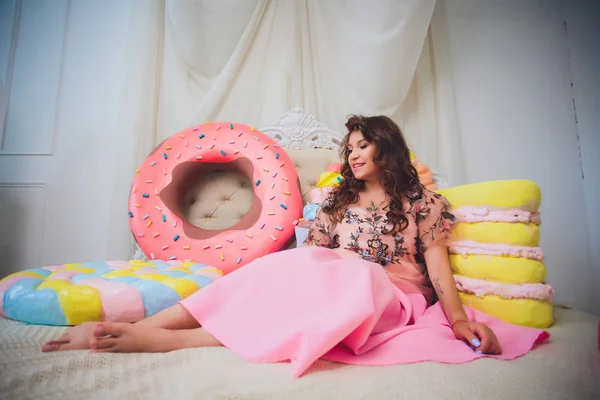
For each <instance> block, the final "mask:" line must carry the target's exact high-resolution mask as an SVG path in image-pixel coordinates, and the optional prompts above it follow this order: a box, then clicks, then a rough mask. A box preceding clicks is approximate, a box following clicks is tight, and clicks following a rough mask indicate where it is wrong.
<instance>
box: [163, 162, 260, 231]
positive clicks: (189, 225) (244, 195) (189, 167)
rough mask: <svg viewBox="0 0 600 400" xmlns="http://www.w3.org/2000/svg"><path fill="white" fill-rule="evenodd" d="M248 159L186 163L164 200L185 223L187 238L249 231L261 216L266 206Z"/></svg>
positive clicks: (179, 166)
mask: <svg viewBox="0 0 600 400" xmlns="http://www.w3.org/2000/svg"><path fill="white" fill-rule="evenodd" d="M252 175H253V166H252V164H251V162H250V160H248V159H247V158H240V159H237V160H235V161H233V162H230V163H203V162H184V163H181V164H179V165H178V166H177V167H175V169H174V170H173V180H172V182H171V183H170V184H169V185H167V187H165V188H164V189H163V190H162V191H161V193H160V197H161V199H162V200H163V202H164V203H165V205H166V206H167V207H168V208H169V209H170V210H171V211H172V212H173V213H174V214H175V215H177V216H178V217H179V218H181V219H182V220H183V230H184V232H185V234H186V236H188V237H190V238H194V239H207V238H209V237H211V236H214V235H216V234H217V233H219V232H222V231H227V230H245V229H248V228H250V227H252V226H253V225H254V224H255V223H256V222H257V220H258V217H259V216H260V211H261V208H262V202H261V201H260V199H259V198H258V197H257V196H256V195H255V193H254V187H253V185H252V183H251V181H250V178H251V177H252Z"/></svg>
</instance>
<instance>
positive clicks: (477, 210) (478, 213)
mask: <svg viewBox="0 0 600 400" xmlns="http://www.w3.org/2000/svg"><path fill="white" fill-rule="evenodd" d="M452 214H453V215H454V216H455V217H456V219H457V221H459V222H526V223H528V222H531V223H534V224H537V225H540V224H541V223H542V220H541V218H540V213H539V212H538V211H536V212H533V213H532V212H530V211H525V210H521V209H518V208H506V209H491V208H488V207H472V206H464V207H458V208H456V209H453V210H452Z"/></svg>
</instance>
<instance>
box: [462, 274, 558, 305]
mask: <svg viewBox="0 0 600 400" xmlns="http://www.w3.org/2000/svg"><path fill="white" fill-rule="evenodd" d="M454 280H455V281H456V288H457V289H458V291H460V292H463V293H471V294H474V295H476V296H477V297H484V296H499V297H502V298H503V299H531V300H541V301H547V302H550V303H551V302H552V299H553V298H554V289H553V288H552V287H551V286H550V285H546V284H543V283H525V284H521V285H515V284H510V283H500V282H492V281H484V280H481V279H472V278H466V277H464V276H461V275H454Z"/></svg>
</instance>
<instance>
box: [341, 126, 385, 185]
mask: <svg viewBox="0 0 600 400" xmlns="http://www.w3.org/2000/svg"><path fill="white" fill-rule="evenodd" d="M376 150H377V149H376V148H375V146H374V145H373V144H372V143H369V142H367V141H366V139H365V138H364V136H363V134H362V132H361V131H354V132H352V133H351V134H350V138H349V140H348V148H347V151H348V164H349V165H350V168H351V169H352V173H353V174H354V177H355V178H356V179H358V180H364V181H373V180H378V179H379V175H380V171H379V167H378V166H377V165H375V163H374V162H373V158H374V157H375V154H376Z"/></svg>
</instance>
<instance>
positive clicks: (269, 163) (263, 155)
mask: <svg viewBox="0 0 600 400" xmlns="http://www.w3.org/2000/svg"><path fill="white" fill-rule="evenodd" d="M205 123H206V124H210V123H211V122H210V121H206V122H205ZM215 125H216V126H214V127H213V128H212V129H211V130H208V129H207V131H205V133H200V132H198V133H196V135H198V136H197V137H198V139H200V140H202V139H205V138H206V136H207V135H212V137H213V140H215V142H214V143H210V144H209V147H210V149H211V150H212V149H214V148H215V147H216V145H217V144H219V143H228V144H229V145H236V140H233V139H231V136H233V137H241V136H243V135H244V133H247V132H248V131H247V130H246V131H245V132H244V130H242V131H238V129H239V128H240V127H239V126H238V128H237V129H236V128H235V126H234V124H233V123H229V124H215ZM227 125H229V131H233V130H234V129H235V130H236V131H237V132H231V133H229V131H228V130H226V129H227V128H226V127H227ZM221 128H224V129H225V131H223V130H221ZM209 129H210V128H209ZM246 129H247V128H246ZM191 130H192V131H199V130H200V126H196V127H193V128H192V129H191ZM220 130H221V133H220V134H219V143H217V135H216V134H215V133H216V131H220ZM250 131H251V132H254V131H255V129H254V128H252V127H250ZM188 133H189V131H188ZM227 135H231V136H230V137H229V138H227ZM177 136H178V137H179V138H181V139H186V135H184V134H179V135H177ZM250 136H251V137H252V139H254V140H255V141H256V142H261V141H262V142H263V143H258V144H256V145H254V144H253V145H251V146H250V148H251V149H252V150H251V151H256V152H258V154H256V155H255V157H254V158H255V159H256V160H257V161H256V165H255V168H256V169H255V171H257V170H262V171H264V173H266V174H268V175H265V174H263V172H262V171H261V174H262V175H259V177H260V179H255V182H254V185H255V186H256V187H258V186H259V185H260V184H261V183H263V184H264V182H262V181H263V180H266V181H270V182H266V183H267V184H268V185H269V186H270V188H271V189H274V190H273V191H271V193H270V194H269V199H270V200H275V199H276V198H278V197H279V199H280V201H281V197H282V195H281V194H283V195H284V196H291V191H289V190H288V189H289V187H288V186H287V185H285V184H284V185H281V184H279V187H278V188H277V189H276V182H275V181H274V180H273V179H271V178H276V177H277V176H278V172H277V171H273V169H276V168H277V167H276V165H278V166H279V168H283V167H284V166H285V162H281V160H280V159H281V154H280V152H276V153H274V154H273V153H271V152H266V150H267V149H269V148H280V147H281V146H280V145H278V144H276V143H272V142H271V141H269V140H265V141H266V142H267V143H266V144H265V141H263V140H262V139H261V138H260V137H259V135H258V132H257V133H256V134H254V135H250ZM188 138H189V137H188ZM221 140H222V141H221ZM183 142H184V143H185V146H186V147H187V146H188V141H187V140H183ZM167 143H169V142H167ZM171 143H179V150H181V151H178V149H177V146H174V145H167V146H164V147H163V153H162V159H164V160H167V161H166V163H165V162H163V161H162V160H161V161H160V163H162V164H161V165H160V166H159V167H158V168H160V169H159V170H158V171H156V173H154V174H153V175H152V176H151V177H153V179H144V180H143V182H145V184H146V186H143V184H141V183H140V182H141V181H140V180H137V181H136V183H137V184H138V185H140V186H139V189H140V190H139V191H140V192H144V191H145V192H146V193H140V194H141V197H142V198H144V199H149V198H150V193H152V191H154V194H155V195H156V197H155V198H153V200H154V204H152V201H150V204H144V203H143V204H144V206H143V207H142V205H140V204H138V203H134V204H133V206H135V207H136V208H140V207H141V208H142V209H143V208H145V207H148V206H149V207H152V206H154V207H155V208H156V210H158V211H159V213H157V214H152V210H150V211H148V210H144V211H147V212H148V213H146V214H143V215H142V213H141V212H140V213H139V214H137V213H136V214H134V213H133V212H132V211H128V216H129V218H130V219H133V220H134V221H135V220H136V219H137V220H139V219H140V218H141V220H145V221H146V229H147V228H150V227H151V226H152V224H153V219H157V218H161V220H162V222H164V223H166V222H167V214H168V212H166V213H162V208H161V207H160V206H159V205H155V204H156V202H159V204H160V200H158V196H159V190H160V189H161V187H160V186H158V185H161V184H163V179H162V178H158V177H157V175H158V174H160V172H159V171H162V173H163V174H164V175H165V176H167V175H169V176H171V175H170V174H171V172H172V171H171V168H172V164H173V161H171V160H170V158H171V159H173V158H177V159H181V157H182V156H183V157H184V159H185V158H186V157H190V158H192V159H194V158H195V159H196V160H202V159H203V156H202V155H200V154H202V153H200V154H198V155H193V154H190V153H189V152H190V151H191V150H187V149H186V150H185V151H184V150H183V147H182V144H181V142H179V141H177V142H171ZM192 144H193V146H194V147H193V148H195V149H197V150H199V151H202V147H201V146H200V145H199V144H195V143H192ZM240 144H242V141H241V140H240V141H239V142H238V144H237V145H236V146H237V147H238V149H235V148H228V147H226V146H224V147H223V148H221V149H219V148H217V149H216V150H215V151H218V152H219V153H220V154H221V155H222V156H227V153H229V152H233V154H234V155H237V154H239V153H240V150H242V155H243V149H240ZM242 146H243V148H248V141H243V144H242ZM253 146H254V147H253ZM190 147H191V146H190ZM170 150H173V151H174V153H171V156H172V157H170V158H169V153H168V151H170ZM219 153H217V154H219ZM159 154H160V153H159ZM175 154H176V157H173V156H174V155H175ZM271 154H273V155H274V158H275V160H280V162H279V163H275V162H274V161H273V158H271V156H270V155H271ZM211 156H212V157H214V153H212V154H211ZM159 158H160V156H159ZM248 158H250V157H248ZM188 159H189V158H188ZM265 160H266V161H265ZM149 161H150V163H149V165H150V166H156V165H157V164H158V163H159V161H158V160H156V159H155V160H149ZM284 161H285V160H284ZM177 162H178V161H177ZM265 162H266V164H264V163H265ZM167 163H168V164H167ZM261 163H263V165H261ZM146 165H148V164H146ZM288 168H289V167H288ZM141 170H143V168H142V169H137V170H136V173H140V172H141ZM167 171H169V174H167ZM271 171H272V172H271ZM268 176H269V177H270V178H267V177H268ZM140 178H142V176H140ZM282 179H283V180H284V181H288V178H287V177H285V176H282ZM338 180H340V179H339V178H338ZM279 182H280V181H279ZM150 185H155V186H150ZM157 186H158V187H157ZM137 189H138V187H137V186H133V188H132V193H137V191H138V190H137ZM136 195H137V196H139V194H136ZM285 203H287V201H285V202H282V203H280V204H279V207H280V208H281V209H283V210H288V205H286V204H285ZM274 204H277V203H274ZM279 207H277V209H279ZM265 211H268V215H270V216H274V215H282V214H281V213H280V212H276V211H273V210H270V211H269V210H265ZM263 215H264V214H263ZM169 218H170V217H169ZM171 219H172V220H173V225H172V226H173V227H174V228H177V227H178V224H177V220H176V218H171ZM273 221H274V222H275V223H277V222H278V219H277V218H275V219H273ZM298 223H299V220H295V221H293V224H294V225H297V224H298ZM282 225H283V226H285V224H280V225H277V224H269V226H268V227H267V224H266V223H264V222H261V223H260V224H259V225H258V226H259V227H260V230H261V232H260V234H259V233H258V231H257V232H255V235H253V234H252V233H250V232H245V233H243V234H244V235H245V236H246V237H247V238H249V239H252V238H255V236H256V239H255V240H257V239H262V240H265V239H266V238H267V237H268V238H269V239H270V240H272V241H274V242H276V241H277V240H278V234H276V231H280V232H282V231H284V228H283V226H282ZM160 226H162V225H160ZM168 226H170V224H169V225H168ZM160 229H162V228H158V229H157V230H160ZM165 229H172V228H165ZM179 229H181V228H179ZM165 232H167V231H164V232H163V233H165ZM176 232H181V231H180V230H178V231H175V232H173V234H172V235H169V234H168V233H167V235H166V236H167V238H168V237H172V239H173V242H177V241H178V240H179V239H180V238H181V236H180V234H177V233H176ZM240 233H242V232H240ZM147 235H148V237H152V238H153V239H156V240H155V241H154V242H153V243H156V245H157V248H158V247H160V249H162V250H163V251H166V250H168V249H169V248H170V247H169V244H168V243H164V240H165V239H161V233H160V232H147ZM181 235H183V233H181ZM236 235H237V234H236V233H234V234H233V235H232V236H231V237H229V236H227V237H225V238H224V240H225V241H226V242H227V243H229V244H225V246H224V245H223V244H214V243H213V244H212V247H213V248H214V249H220V250H222V251H220V252H219V253H217V254H218V256H220V259H221V261H225V260H226V259H227V258H228V257H227V255H228V252H230V251H235V249H237V250H238V251H240V250H242V251H245V250H248V246H240V245H239V244H237V245H236V244H234V242H236V241H237V239H235V238H239V236H236ZM136 236H137V237H140V238H142V237H144V234H143V233H142V232H136ZM162 236H163V237H164V236H165V235H162ZM185 239H187V238H186V237H185V236H184V240H185ZM145 240H151V239H145ZM267 240H268V239H267ZM161 241H162V243H161ZM185 241H187V240H185ZM242 242H243V240H242ZM171 243H172V242H171ZM191 248H192V246H191V245H190V244H188V243H183V244H182V245H181V247H178V246H176V247H175V250H168V251H169V252H170V253H171V254H168V253H167V254H164V253H160V254H158V258H159V259H163V260H164V259H169V260H176V259H178V257H180V258H183V255H182V254H179V255H178V254H177V251H179V252H181V249H183V250H186V251H189V250H191ZM198 248H200V246H198ZM201 248H202V249H204V250H208V249H210V248H211V244H208V243H207V241H205V242H204V244H203V245H202V247H201ZM177 249H179V250H177ZM155 251H156V250H155ZM146 254H149V256H150V258H151V259H152V260H154V259H156V258H157V257H156V256H157V255H156V254H154V252H151V253H146ZM188 254H190V258H191V259H196V258H195V255H194V254H191V253H188ZM217 254H215V256H217ZM229 259H230V260H231V261H230V262H231V263H232V262H233V259H232V258H231V257H229ZM234 259H235V263H236V264H240V263H241V262H242V259H243V258H242V257H241V256H239V257H236V256H235V255H234ZM213 260H214V259H213Z"/></svg>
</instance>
